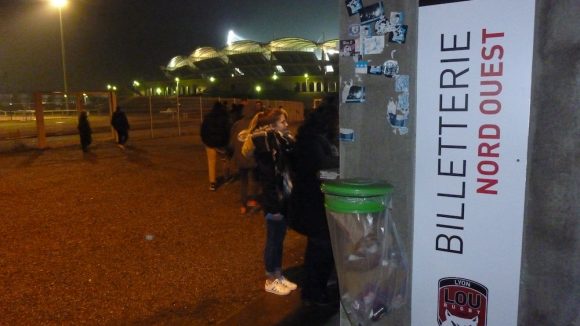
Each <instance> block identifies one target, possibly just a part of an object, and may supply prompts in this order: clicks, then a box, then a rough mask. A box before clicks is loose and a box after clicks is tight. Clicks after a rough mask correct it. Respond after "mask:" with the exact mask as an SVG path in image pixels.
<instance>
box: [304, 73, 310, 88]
mask: <svg viewBox="0 0 580 326" xmlns="http://www.w3.org/2000/svg"><path fill="white" fill-rule="evenodd" d="M304 78H305V79H306V89H305V90H304V91H305V92H309V91H310V88H309V87H308V74H304Z"/></svg>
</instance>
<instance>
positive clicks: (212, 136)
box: [201, 102, 231, 191]
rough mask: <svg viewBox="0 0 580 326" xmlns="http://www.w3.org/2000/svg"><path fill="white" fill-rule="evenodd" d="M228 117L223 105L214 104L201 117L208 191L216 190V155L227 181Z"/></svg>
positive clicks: (229, 126)
mask: <svg viewBox="0 0 580 326" xmlns="http://www.w3.org/2000/svg"><path fill="white" fill-rule="evenodd" d="M230 128H231V125H230V117H229V114H228V110H227V108H226V106H225V105H223V104H222V103H220V102H215V104H214V105H213V107H212V109H211V111H210V112H209V113H208V114H207V115H205V116H204V117H203V122H202V123H201V141H202V142H203V144H204V145H205V151H206V153H207V165H208V174H209V190H211V191H215V190H216V189H217V177H216V170H217V159H218V154H219V156H220V159H221V161H222V163H223V173H224V178H225V179H229V177H230V176H229V164H230V163H229V150H228V144H229V141H230Z"/></svg>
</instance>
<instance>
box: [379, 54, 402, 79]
mask: <svg viewBox="0 0 580 326" xmlns="http://www.w3.org/2000/svg"><path fill="white" fill-rule="evenodd" d="M396 51H397V50H393V51H391V60H387V61H385V63H383V74H384V75H385V76H386V77H389V78H393V77H395V76H397V75H398V74H399V61H397V60H395V52H396Z"/></svg>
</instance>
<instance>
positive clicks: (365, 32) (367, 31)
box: [359, 24, 373, 40]
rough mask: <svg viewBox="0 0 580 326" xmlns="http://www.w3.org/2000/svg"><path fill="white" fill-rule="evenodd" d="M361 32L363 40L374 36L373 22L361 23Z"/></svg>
mask: <svg viewBox="0 0 580 326" xmlns="http://www.w3.org/2000/svg"><path fill="white" fill-rule="evenodd" d="M359 34H360V35H359V36H360V38H361V40H362V39H365V38H367V37H371V36H373V26H372V25H371V24H361V25H360V33H359Z"/></svg>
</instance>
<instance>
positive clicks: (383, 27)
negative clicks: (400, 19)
mask: <svg viewBox="0 0 580 326" xmlns="http://www.w3.org/2000/svg"><path fill="white" fill-rule="evenodd" d="M389 25H390V24H389V20H388V19H387V18H385V16H381V17H380V18H379V20H377V21H376V22H375V23H374V25H373V27H374V31H373V34H374V35H386V34H387V33H388V32H390V31H389Z"/></svg>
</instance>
